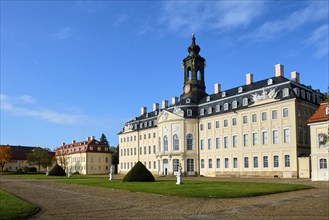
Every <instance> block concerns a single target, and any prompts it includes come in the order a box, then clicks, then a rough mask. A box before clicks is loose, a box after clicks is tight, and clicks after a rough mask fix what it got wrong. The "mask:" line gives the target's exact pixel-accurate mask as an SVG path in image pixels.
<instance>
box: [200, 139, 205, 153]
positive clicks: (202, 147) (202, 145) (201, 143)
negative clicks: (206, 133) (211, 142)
mask: <svg viewBox="0 0 329 220" xmlns="http://www.w3.org/2000/svg"><path fill="white" fill-rule="evenodd" d="M200 148H201V150H204V140H203V139H201V140H200Z"/></svg>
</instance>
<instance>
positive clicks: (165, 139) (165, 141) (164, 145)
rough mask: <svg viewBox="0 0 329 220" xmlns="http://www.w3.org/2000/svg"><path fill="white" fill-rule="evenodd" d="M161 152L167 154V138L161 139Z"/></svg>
mask: <svg viewBox="0 0 329 220" xmlns="http://www.w3.org/2000/svg"><path fill="white" fill-rule="evenodd" d="M163 151H164V152H165V153H168V137H167V136H164V137H163Z"/></svg>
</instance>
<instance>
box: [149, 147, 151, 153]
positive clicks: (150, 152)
mask: <svg viewBox="0 0 329 220" xmlns="http://www.w3.org/2000/svg"><path fill="white" fill-rule="evenodd" d="M149 154H151V146H149Z"/></svg>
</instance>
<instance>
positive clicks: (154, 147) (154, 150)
mask: <svg viewBox="0 0 329 220" xmlns="http://www.w3.org/2000/svg"><path fill="white" fill-rule="evenodd" d="M155 153H156V146H155V145H153V154H155Z"/></svg>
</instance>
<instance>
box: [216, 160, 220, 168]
mask: <svg viewBox="0 0 329 220" xmlns="http://www.w3.org/2000/svg"><path fill="white" fill-rule="evenodd" d="M216 168H217V169H219V168H220V159H219V158H217V159H216Z"/></svg>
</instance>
